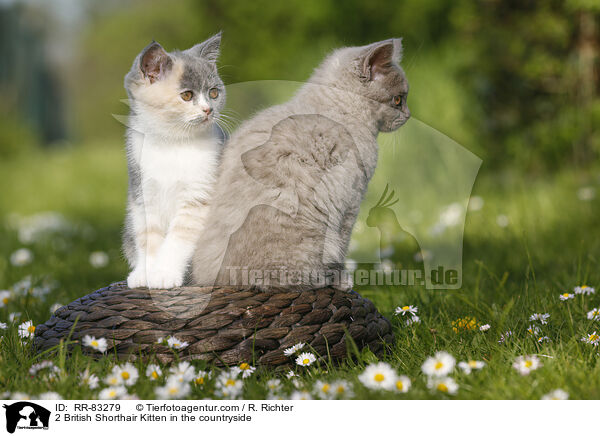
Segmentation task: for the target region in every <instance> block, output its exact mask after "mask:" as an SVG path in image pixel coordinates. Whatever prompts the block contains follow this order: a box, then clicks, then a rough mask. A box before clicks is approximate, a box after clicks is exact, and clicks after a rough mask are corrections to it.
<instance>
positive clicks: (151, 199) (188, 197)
mask: <svg viewBox="0 0 600 436" xmlns="http://www.w3.org/2000/svg"><path fill="white" fill-rule="evenodd" d="M136 142H138V143H137V144H135V145H136V147H135V149H136V153H135V157H134V159H136V161H137V163H138V165H139V168H140V175H141V189H142V195H143V202H144V205H145V208H146V212H147V213H153V214H158V215H160V219H159V220H160V222H161V223H162V224H163V226H164V227H168V224H169V222H170V220H171V218H172V217H173V216H174V215H175V213H176V212H177V210H178V209H179V208H180V207H181V206H182V205H183V204H185V203H198V202H207V201H208V200H209V198H210V195H211V193H212V187H213V185H214V181H215V176H216V169H217V165H218V158H219V150H218V149H219V145H218V144H217V142H216V140H214V139H213V138H201V139H194V140H191V141H189V142H181V141H178V142H173V143H169V142H166V141H164V140H157V139H152V138H149V137H145V138H144V139H143V141H136Z"/></svg>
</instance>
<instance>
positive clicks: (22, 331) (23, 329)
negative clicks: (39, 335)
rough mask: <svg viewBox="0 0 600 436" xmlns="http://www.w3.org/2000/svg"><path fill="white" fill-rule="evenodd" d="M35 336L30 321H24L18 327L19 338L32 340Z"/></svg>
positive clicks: (33, 327)
mask: <svg viewBox="0 0 600 436" xmlns="http://www.w3.org/2000/svg"><path fill="white" fill-rule="evenodd" d="M34 334H35V326H34V325H33V322H31V321H25V322H24V323H23V324H21V325H20V326H19V336H20V337H22V338H33V335H34Z"/></svg>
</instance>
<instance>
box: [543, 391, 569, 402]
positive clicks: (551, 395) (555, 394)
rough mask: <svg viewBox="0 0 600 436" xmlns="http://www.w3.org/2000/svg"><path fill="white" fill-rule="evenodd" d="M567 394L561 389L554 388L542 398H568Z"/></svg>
mask: <svg viewBox="0 0 600 436" xmlns="http://www.w3.org/2000/svg"><path fill="white" fill-rule="evenodd" d="M568 399H569V394H568V393H567V392H565V391H563V390H562V389H555V390H553V391H552V392H550V393H548V394H546V395H544V396H543V397H542V400H568Z"/></svg>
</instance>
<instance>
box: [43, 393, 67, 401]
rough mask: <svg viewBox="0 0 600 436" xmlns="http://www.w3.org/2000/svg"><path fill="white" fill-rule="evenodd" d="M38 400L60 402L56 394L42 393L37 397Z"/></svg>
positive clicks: (60, 398)
mask: <svg viewBox="0 0 600 436" xmlns="http://www.w3.org/2000/svg"><path fill="white" fill-rule="evenodd" d="M37 399H38V400H62V397H61V396H60V395H59V394H57V393H56V392H44V393H43V394H40V395H38V398H37Z"/></svg>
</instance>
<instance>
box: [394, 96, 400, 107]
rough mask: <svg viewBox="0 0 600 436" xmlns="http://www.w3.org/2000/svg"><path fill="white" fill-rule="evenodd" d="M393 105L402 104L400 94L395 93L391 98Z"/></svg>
mask: <svg viewBox="0 0 600 436" xmlns="http://www.w3.org/2000/svg"><path fill="white" fill-rule="evenodd" d="M392 101H393V103H394V105H396V106H400V105H401V104H402V96H401V95H397V96H395V97H394V98H393V99H392Z"/></svg>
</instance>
